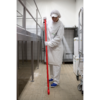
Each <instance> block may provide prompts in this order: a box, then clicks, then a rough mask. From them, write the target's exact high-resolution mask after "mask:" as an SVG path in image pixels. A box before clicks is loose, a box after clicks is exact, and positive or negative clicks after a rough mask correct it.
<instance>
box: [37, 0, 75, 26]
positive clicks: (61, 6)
mask: <svg viewBox="0 0 100 100" xmlns="http://www.w3.org/2000/svg"><path fill="white" fill-rule="evenodd" d="M36 3H37V5H38V8H39V10H40V13H41V15H42V17H45V16H46V17H47V18H48V19H50V12H51V11H52V10H54V9H57V10H59V12H60V13H61V15H62V17H61V19H60V20H61V21H62V22H63V24H64V26H65V27H73V26H75V22H76V21H75V7H76V5H75V0H36Z"/></svg>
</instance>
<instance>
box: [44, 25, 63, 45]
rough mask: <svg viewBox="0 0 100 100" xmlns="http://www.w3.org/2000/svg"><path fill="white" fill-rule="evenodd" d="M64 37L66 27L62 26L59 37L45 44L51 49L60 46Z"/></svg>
mask: <svg viewBox="0 0 100 100" xmlns="http://www.w3.org/2000/svg"><path fill="white" fill-rule="evenodd" d="M63 35H64V26H63V25H61V26H60V28H59V30H58V33H57V35H56V36H55V37H54V38H53V39H52V40H51V41H48V42H46V43H45V44H46V45H48V46H50V47H55V46H58V45H59V44H60V41H62V38H63Z"/></svg>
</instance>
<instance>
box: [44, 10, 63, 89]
mask: <svg viewBox="0 0 100 100" xmlns="http://www.w3.org/2000/svg"><path fill="white" fill-rule="evenodd" d="M50 16H51V20H49V21H48V22H47V41H46V42H45V45H46V46H48V63H49V65H50V76H51V79H49V81H53V83H52V84H51V87H55V86H57V85H58V84H59V80H60V70H61V64H62V58H63V43H62V39H63V36H64V25H63V24H62V22H61V21H60V20H59V18H61V15H60V13H59V11H58V10H53V11H52V12H51V13H50Z"/></svg>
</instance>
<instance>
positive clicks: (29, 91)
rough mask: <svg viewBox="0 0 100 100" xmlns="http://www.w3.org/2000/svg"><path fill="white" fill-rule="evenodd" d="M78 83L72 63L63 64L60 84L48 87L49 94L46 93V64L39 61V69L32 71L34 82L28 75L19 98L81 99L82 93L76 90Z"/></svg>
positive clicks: (20, 99) (37, 99)
mask: <svg viewBox="0 0 100 100" xmlns="http://www.w3.org/2000/svg"><path fill="white" fill-rule="evenodd" d="M51 83H52V82H51ZM51 83H50V84H51ZM79 83H80V82H79V81H77V80H76V76H75V74H74V73H73V65H72V64H63V65H62V67H61V75H60V84H59V86H57V87H55V88H51V87H50V95H48V94H47V79H46V65H45V64H42V63H40V64H39V69H36V70H35V73H34V82H31V77H30V79H29V81H28V83H27V84H26V86H25V88H24V90H23V92H22V93H21V95H20V98H19V100H83V95H82V94H81V92H80V91H78V90H77V85H78V84H79Z"/></svg>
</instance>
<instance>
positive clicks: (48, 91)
mask: <svg viewBox="0 0 100 100" xmlns="http://www.w3.org/2000/svg"><path fill="white" fill-rule="evenodd" d="M44 24H45V41H47V26H46V19H44ZM45 48H46V66H47V87H48V89H47V93H48V95H49V94H50V90H49V71H48V49H47V46H45Z"/></svg>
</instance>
